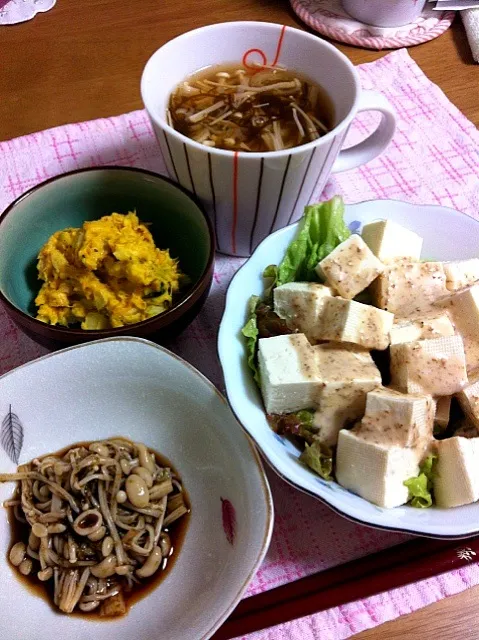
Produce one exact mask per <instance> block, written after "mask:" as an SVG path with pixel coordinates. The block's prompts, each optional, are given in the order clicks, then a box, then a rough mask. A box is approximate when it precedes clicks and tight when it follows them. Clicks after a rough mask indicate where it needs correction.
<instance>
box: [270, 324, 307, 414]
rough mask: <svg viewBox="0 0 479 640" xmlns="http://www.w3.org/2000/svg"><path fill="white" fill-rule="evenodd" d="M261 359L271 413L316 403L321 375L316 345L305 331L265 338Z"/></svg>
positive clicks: (289, 410)
mask: <svg viewBox="0 0 479 640" xmlns="http://www.w3.org/2000/svg"><path fill="white" fill-rule="evenodd" d="M258 360H259V368H260V373H261V391H262V394H263V401H264V404H265V407H266V412H267V413H292V412H294V411H299V410H300V409H308V408H311V407H314V406H316V399H317V395H318V391H319V386H320V377H319V373H318V369H317V364H316V358H315V353H314V350H313V347H312V346H311V345H310V344H309V342H308V339H307V338H306V336H305V335H304V334H302V333H296V334H291V335H285V336H276V337H274V338H261V339H260V340H259V347H258Z"/></svg>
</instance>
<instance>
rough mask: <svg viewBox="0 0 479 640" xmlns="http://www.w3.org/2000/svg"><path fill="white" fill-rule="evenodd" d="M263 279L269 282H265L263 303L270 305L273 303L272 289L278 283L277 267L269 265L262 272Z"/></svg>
mask: <svg viewBox="0 0 479 640" xmlns="http://www.w3.org/2000/svg"><path fill="white" fill-rule="evenodd" d="M263 278H264V279H265V280H269V282H268V283H266V282H265V288H264V301H265V302H267V303H270V302H272V301H273V289H274V288H275V286H276V283H277V281H278V267H277V266H276V265H275V264H270V265H269V266H268V267H266V269H265V270H264V271H263Z"/></svg>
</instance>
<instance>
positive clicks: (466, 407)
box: [456, 374, 479, 429]
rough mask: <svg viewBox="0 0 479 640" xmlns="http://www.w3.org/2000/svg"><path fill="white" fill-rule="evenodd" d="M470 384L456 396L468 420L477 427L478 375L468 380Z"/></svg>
mask: <svg viewBox="0 0 479 640" xmlns="http://www.w3.org/2000/svg"><path fill="white" fill-rule="evenodd" d="M469 382H470V384H469V385H468V386H467V387H464V389H462V391H460V392H459V393H458V394H456V398H457V399H458V401H459V404H460V405H461V408H462V410H463V411H464V414H465V416H466V418H467V419H468V421H469V422H471V423H472V424H473V425H474V426H475V427H476V429H479V375H477V374H476V375H475V376H474V378H471V379H470V380H469Z"/></svg>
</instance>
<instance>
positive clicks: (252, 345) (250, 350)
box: [241, 296, 261, 385]
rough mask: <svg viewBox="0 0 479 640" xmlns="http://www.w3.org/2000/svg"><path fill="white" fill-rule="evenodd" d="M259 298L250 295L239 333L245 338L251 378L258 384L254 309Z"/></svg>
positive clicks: (256, 327)
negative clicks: (243, 322) (245, 315)
mask: <svg viewBox="0 0 479 640" xmlns="http://www.w3.org/2000/svg"><path fill="white" fill-rule="evenodd" d="M260 302H261V299H260V297H259V296H251V298H250V299H249V302H248V318H247V320H246V324H245V326H244V327H243V328H242V330H241V333H242V334H243V335H244V337H245V338H246V351H247V359H248V366H249V368H250V369H251V371H252V372H253V378H254V379H255V382H256V383H257V384H258V385H259V384H260V377H259V369H258V360H257V357H256V351H257V347H258V334H259V331H258V320H257V315H256V309H257V307H258V305H259V304H260Z"/></svg>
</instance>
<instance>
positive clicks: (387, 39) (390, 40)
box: [290, 0, 454, 49]
mask: <svg viewBox="0 0 479 640" xmlns="http://www.w3.org/2000/svg"><path fill="white" fill-rule="evenodd" d="M290 2H291V6H292V8H293V11H294V12H295V13H296V14H297V15H298V16H299V17H300V18H301V20H302V21H303V22H305V23H306V24H307V25H308V26H309V27H311V28H312V29H314V30H315V31H317V32H318V33H320V34H322V35H323V36H327V37H328V38H331V39H332V40H338V41H339V42H345V43H347V44H353V45H355V46H357V47H363V48H366V49H399V48H401V47H411V46H413V45H416V44H420V43H421V42H427V41H428V40H433V39H434V38H437V36H440V35H441V34H442V33H444V31H446V30H447V29H448V28H449V27H450V26H451V23H452V21H453V19H454V11H433V10H432V9H431V8H429V7H426V8H425V9H424V11H423V12H422V13H421V15H420V16H419V18H417V19H416V20H415V21H414V22H412V23H411V24H408V25H405V26H403V27H388V28H383V27H373V26H371V25H368V24H363V23H362V22H358V21H357V20H354V18H351V16H349V15H348V14H347V13H346V11H345V10H344V9H343V8H342V6H341V0H290Z"/></svg>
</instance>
